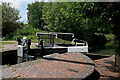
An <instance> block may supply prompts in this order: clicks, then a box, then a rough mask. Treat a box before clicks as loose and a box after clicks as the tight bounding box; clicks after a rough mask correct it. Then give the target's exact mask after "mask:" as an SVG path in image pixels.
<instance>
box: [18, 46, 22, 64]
mask: <svg viewBox="0 0 120 80" xmlns="http://www.w3.org/2000/svg"><path fill="white" fill-rule="evenodd" d="M22 61H23V46H21V45H18V48H17V62H18V63H21V62H22Z"/></svg>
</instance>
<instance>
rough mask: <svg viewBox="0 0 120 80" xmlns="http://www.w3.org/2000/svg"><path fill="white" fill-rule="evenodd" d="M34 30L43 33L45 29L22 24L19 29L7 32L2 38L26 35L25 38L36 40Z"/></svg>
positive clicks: (9, 38)
mask: <svg viewBox="0 0 120 80" xmlns="http://www.w3.org/2000/svg"><path fill="white" fill-rule="evenodd" d="M36 32H43V33H45V32H46V31H41V30H39V29H36V28H33V27H31V26H28V25H26V26H24V27H23V28H22V29H21V30H17V31H14V32H12V33H9V34H7V35H6V36H5V37H4V38H3V40H16V39H17V38H18V37H21V39H22V38H23V37H25V36H26V37H27V39H31V40H32V41H37V36H36V35H35V34H36Z"/></svg>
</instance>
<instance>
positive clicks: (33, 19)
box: [27, 2, 44, 30]
mask: <svg viewBox="0 0 120 80" xmlns="http://www.w3.org/2000/svg"><path fill="white" fill-rule="evenodd" d="M43 5H44V2H35V3H32V4H28V8H27V9H28V13H27V14H28V24H29V25H30V26H32V27H34V28H38V29H41V30H43V26H44V22H43V20H42V6H43Z"/></svg>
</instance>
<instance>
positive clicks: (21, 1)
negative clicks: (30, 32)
mask: <svg viewBox="0 0 120 80" xmlns="http://www.w3.org/2000/svg"><path fill="white" fill-rule="evenodd" d="M2 1H3V2H10V3H11V6H12V7H15V8H16V9H18V10H19V11H20V14H19V16H21V19H20V21H23V22H24V23H27V4H31V3H33V2H35V1H36V0H2ZM37 1H41V0H37ZM44 1H45V2H48V0H44Z"/></svg>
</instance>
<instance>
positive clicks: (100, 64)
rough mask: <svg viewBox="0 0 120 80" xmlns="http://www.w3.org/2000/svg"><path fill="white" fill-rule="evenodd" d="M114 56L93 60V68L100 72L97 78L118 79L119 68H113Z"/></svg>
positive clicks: (101, 79)
mask: <svg viewBox="0 0 120 80" xmlns="http://www.w3.org/2000/svg"><path fill="white" fill-rule="evenodd" d="M114 57H115V56H112V57H108V58H103V59H99V60H94V63H95V69H96V70H97V71H98V72H99V73H100V79H99V80H120V69H119V70H116V69H115V67H114Z"/></svg>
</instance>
